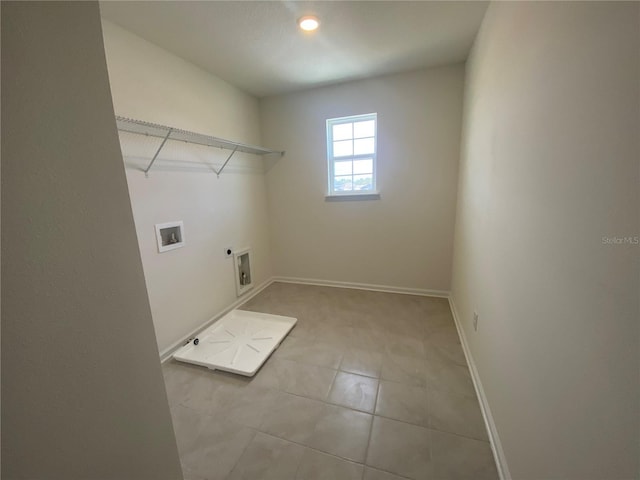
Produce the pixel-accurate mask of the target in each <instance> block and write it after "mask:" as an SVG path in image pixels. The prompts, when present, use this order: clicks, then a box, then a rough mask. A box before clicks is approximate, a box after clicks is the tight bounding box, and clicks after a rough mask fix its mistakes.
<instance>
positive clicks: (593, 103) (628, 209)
mask: <svg viewBox="0 0 640 480" xmlns="http://www.w3.org/2000/svg"><path fill="white" fill-rule="evenodd" d="M639 8H640V5H639V4H638V3H626V4H624V3H615V2H606V3H590V2H585V3H573V2H551V3H537V2H533V3H520V2H516V3H495V4H492V5H491V7H490V8H489V10H488V13H487V16H486V17H485V20H484V24H483V27H482V29H481V32H480V34H479V37H478V38H477V40H476V43H475V46H474V50H473V53H472V57H471V60H470V61H469V63H468V65H467V72H468V77H467V82H466V91H465V115H464V129H463V141H462V156H461V167H460V185H459V195H458V212H457V224H456V235H455V259H454V269H453V299H454V302H455V305H456V308H457V311H458V314H459V319H460V321H461V324H462V327H463V329H464V333H465V336H466V338H467V340H468V342H469V345H470V350H471V353H472V356H473V359H474V360H475V363H476V366H477V369H478V371H479V375H480V378H481V382H482V385H483V388H484V391H485V394H486V397H487V399H488V402H489V405H490V407H491V412H492V414H493V417H494V419H495V423H496V426H497V430H498V433H499V437H500V440H501V443H502V446H503V449H504V452H505V455H506V459H507V461H508V467H509V469H510V472H511V475H512V477H513V478H515V479H540V478H562V479H580V480H583V479H588V478H593V479H602V478H607V479H623V478H625V479H629V478H637V477H638V474H639V470H638V458H639V455H638V453H639V442H638V440H639V439H638V435H639V433H638V432H639V418H638V415H639V408H638V406H639V405H640V395H639V385H638V383H639V376H638V365H639V356H638V350H639V324H640V322H639V320H640V318H639V317H640V312H639V294H640V275H639V270H638V267H639V263H638V259H639V254H640V247H639V246H638V245H631V244H622V245H610V244H603V237H614V236H617V237H627V236H633V237H635V238H636V239H637V236H638V235H640V226H639V224H638V221H639V217H640V210H639V208H640V207H639V206H640V196H639V191H638V185H639V180H640V178H639V172H640V170H639V158H640V149H639V143H638V142H639V139H640V136H639V134H638V131H639V118H640V117H639V113H640V112H639V105H640V95H639V85H640V78H639V74H638V73H639V67H640V65H639V62H638V52H639V51H640V36H639V24H638V19H639V13H640V12H639ZM474 310H477V311H478V312H479V314H480V318H479V327H478V331H477V332H474V330H473V328H472V325H471V323H472V315H473V311H474Z"/></svg>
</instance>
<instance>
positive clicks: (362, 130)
mask: <svg viewBox="0 0 640 480" xmlns="http://www.w3.org/2000/svg"><path fill="white" fill-rule="evenodd" d="M375 129H376V122H374V121H373V120H367V121H366V122H356V123H354V124H353V138H362V137H373V136H375Z"/></svg>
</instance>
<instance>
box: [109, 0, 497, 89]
mask: <svg viewBox="0 0 640 480" xmlns="http://www.w3.org/2000/svg"><path fill="white" fill-rule="evenodd" d="M100 6H101V11H102V16H103V17H104V18H106V19H107V20H110V21H112V22H114V23H116V24H118V25H120V26H121V27H123V28H125V29H127V30H129V31H131V32H133V33H135V34H137V35H139V36H141V37H143V38H145V39H147V40H149V41H150V42H152V43H155V44H156V45H159V46H160V47H162V48H164V49H165V50H168V51H170V52H172V53H174V54H176V55H178V56H180V57H182V58H184V59H186V60H189V61H190V62H192V63H194V64H196V65H198V66H200V67H201V68H203V69H205V70H207V71H209V72H211V73H213V74H215V75H217V76H218V77H220V78H222V79H224V80H226V81H227V82H229V83H231V84H233V85H235V86H237V87H239V88H241V89H243V90H244V91H246V92H248V93H250V94H253V95H255V96H257V97H263V96H269V95H274V94H279V93H286V92H291V91H295V90H303V89H306V88H311V87H316V86H320V85H327V84H331V83H338V82H343V81H347V80H353V79H357V78H363V77H370V76H375V75H381V74H387V73H395V72H401V71H408V70H414V69H418V68H422V67H429V66H435V65H443V64H447V63H455V62H461V61H464V60H465V59H466V58H467V55H468V53H469V49H470V48H471V45H472V43H473V40H474V38H475V35H476V33H477V31H478V28H479V27H480V23H481V22H482V18H483V16H484V12H485V10H486V7H487V2H455V1H451V2H428V1H413V2H404V1H355V2H351V1H332V2H329V1H324V2H291V1H282V2H281V1H260V2H254V1H226V2H213V1H211V2H190V1H179V2H176V1H167V2H144V1H143V2H137V1H134V2H101V5H100ZM309 13H312V14H316V15H318V16H319V18H320V22H321V24H320V29H319V30H318V31H317V32H315V33H313V34H305V33H302V32H301V31H300V30H299V29H298V27H297V24H296V20H297V19H298V18H299V17H301V16H302V15H304V14H309Z"/></svg>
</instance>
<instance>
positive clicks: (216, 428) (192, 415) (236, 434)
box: [174, 407, 255, 480]
mask: <svg viewBox="0 0 640 480" xmlns="http://www.w3.org/2000/svg"><path fill="white" fill-rule="evenodd" d="M174 427H175V431H176V441H177V443H178V451H179V453H180V460H181V462H182V464H183V465H184V467H185V468H186V469H187V470H188V471H189V472H190V473H191V474H192V475H193V476H197V475H199V476H202V477H205V478H207V479H216V480H217V479H224V478H226V476H227V475H228V474H229V473H230V472H231V470H232V469H233V467H234V465H235V464H236V462H237V461H238V459H239V458H240V456H241V455H242V452H243V451H244V449H245V448H246V447H247V445H248V444H249V442H250V441H251V440H252V438H253V437H254V435H255V430H252V429H250V428H247V427H244V426H242V425H238V424H236V423H233V422H229V421H227V420H224V419H221V418H214V417H209V416H207V415H202V414H198V413H197V412H195V411H193V410H189V409H188V408H186V407H177V408H176V409H175V413H174Z"/></svg>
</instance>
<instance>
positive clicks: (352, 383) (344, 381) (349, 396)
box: [328, 372, 378, 413]
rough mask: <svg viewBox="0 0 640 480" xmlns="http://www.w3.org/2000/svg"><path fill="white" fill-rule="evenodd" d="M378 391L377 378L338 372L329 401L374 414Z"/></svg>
mask: <svg viewBox="0 0 640 480" xmlns="http://www.w3.org/2000/svg"><path fill="white" fill-rule="evenodd" d="M377 390H378V380H377V379H375V378H371V377H364V376H362V375H355V374H353V373H345V372H338V373H337V374H336V377H335V379H334V381H333V385H332V386H331V390H330V391H329V397H328V401H329V402H331V403H335V404H337V405H342V406H344V407H349V408H354V409H356V410H362V411H363V412H369V413H373V409H374V408H375V405H376V394H377Z"/></svg>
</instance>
